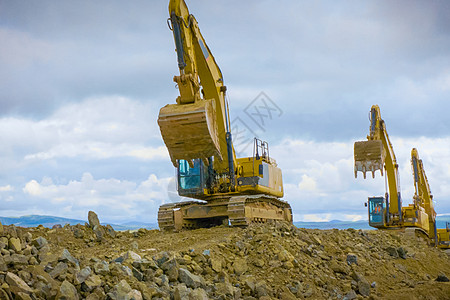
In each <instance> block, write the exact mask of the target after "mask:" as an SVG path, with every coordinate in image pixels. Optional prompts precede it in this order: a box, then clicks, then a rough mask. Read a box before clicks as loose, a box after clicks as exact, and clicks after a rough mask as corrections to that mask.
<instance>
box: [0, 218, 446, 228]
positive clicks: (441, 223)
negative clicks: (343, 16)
mask: <svg viewBox="0 0 450 300" xmlns="http://www.w3.org/2000/svg"><path fill="white" fill-rule="evenodd" d="M0 222H1V223H2V224H3V225H12V224H14V225H16V226H20V227H37V226H39V225H43V226H45V227H48V228H51V227H52V226H53V225H56V224H61V225H62V226H64V225H65V224H69V225H76V224H82V225H84V224H85V223H87V221H86V220H77V219H69V218H63V217H55V216H43V215H27V216H21V217H0ZM446 222H449V223H450V215H443V216H437V217H436V223H437V227H438V228H445V226H446ZM102 224H103V225H106V224H110V225H111V226H112V227H113V228H114V229H115V230H135V229H139V228H145V229H158V224H157V223H145V222H139V221H129V222H126V223H122V224H111V223H102ZM294 225H295V226H296V227H299V228H309V229H333V228H336V229H348V228H354V229H364V230H367V229H374V228H373V227H370V226H369V222H368V221H367V220H359V221H341V220H331V221H328V222H300V221H298V222H294Z"/></svg>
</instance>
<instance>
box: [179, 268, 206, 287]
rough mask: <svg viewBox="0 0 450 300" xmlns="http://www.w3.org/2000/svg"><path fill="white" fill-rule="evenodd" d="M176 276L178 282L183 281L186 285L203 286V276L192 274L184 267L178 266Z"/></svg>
mask: <svg viewBox="0 0 450 300" xmlns="http://www.w3.org/2000/svg"><path fill="white" fill-rule="evenodd" d="M178 278H179V280H180V282H182V283H185V284H186V286H187V287H190V288H193V289H195V288H199V287H201V288H202V287H204V286H205V281H204V280H203V277H201V276H197V275H194V274H192V273H191V272H189V271H188V270H186V269H184V268H180V269H179V270H178Z"/></svg>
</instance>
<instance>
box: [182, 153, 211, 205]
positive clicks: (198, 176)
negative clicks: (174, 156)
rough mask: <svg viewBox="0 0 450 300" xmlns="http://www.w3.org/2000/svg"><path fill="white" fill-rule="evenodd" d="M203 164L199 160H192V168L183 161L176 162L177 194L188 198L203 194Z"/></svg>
mask: <svg viewBox="0 0 450 300" xmlns="http://www.w3.org/2000/svg"><path fill="white" fill-rule="evenodd" d="M204 169H205V167H204V164H203V162H202V160H201V159H194V160H193V167H190V166H189V162H188V161H187V160H184V159H180V160H178V172H177V173H178V174H177V175H178V176H177V177H178V194H179V195H180V196H190V195H198V194H203V189H204V187H205V178H204V177H205V176H204V173H205V172H204Z"/></svg>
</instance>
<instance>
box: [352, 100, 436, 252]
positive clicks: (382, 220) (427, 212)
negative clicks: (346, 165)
mask: <svg viewBox="0 0 450 300" xmlns="http://www.w3.org/2000/svg"><path fill="white" fill-rule="evenodd" d="M354 159H355V177H357V173H358V172H362V173H363V174H364V178H366V172H372V177H375V172H376V171H377V170H380V172H381V175H383V170H385V172H386V185H387V186H388V187H387V190H388V191H386V194H385V196H384V197H369V199H368V203H366V205H367V206H368V213H369V225H370V226H372V227H375V228H379V229H395V228H410V229H412V230H419V231H421V232H423V233H425V234H426V235H427V236H428V237H429V238H431V239H433V240H434V241H435V243H437V231H436V212H435V210H434V206H433V196H432V195H431V192H430V186H429V184H428V180H427V177H426V175H425V171H424V169H423V164H422V160H421V159H419V154H418V151H417V149H415V148H413V149H412V151H411V166H412V169H413V176H414V186H415V193H414V197H413V203H412V204H409V205H408V206H405V207H402V199H401V193H400V186H399V175H398V164H397V160H396V157H395V154H394V149H393V147H392V144H391V142H390V140H389V136H388V133H387V131H386V124H385V122H384V121H383V119H382V118H381V113H380V108H379V107H378V105H373V106H372V108H371V110H370V134H369V135H368V136H367V141H361V142H356V143H355V145H354Z"/></svg>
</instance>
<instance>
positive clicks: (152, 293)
mask: <svg viewBox="0 0 450 300" xmlns="http://www.w3.org/2000/svg"><path fill="white" fill-rule="evenodd" d="M0 251H1V255H0V299H249V300H250V299H261V300H264V299H450V282H448V281H449V280H448V276H450V257H449V256H448V254H447V253H445V252H444V251H442V250H438V249H436V248H433V247H432V246H430V245H428V243H427V242H426V240H425V239H423V238H420V237H415V236H414V235H413V236H411V235H410V234H405V233H401V232H394V231H389V232H387V231H375V230H371V231H361V230H353V229H348V230H313V229H301V228H300V229H299V228H296V227H294V226H292V225H289V224H284V223H277V224H265V225H252V226H250V227H248V228H245V229H242V228H229V227H225V226H220V227H215V228H210V229H198V230H193V231H182V232H177V233H162V232H159V231H157V230H145V229H140V230H138V231H135V232H128V231H127V232H115V231H114V230H113V229H112V228H111V227H109V226H108V227H104V226H102V225H100V223H99V221H98V218H97V216H96V215H95V213H92V212H90V214H89V224H85V225H76V226H69V225H66V226H64V227H60V226H59V227H58V226H56V227H55V228H53V229H48V228H44V227H43V226H39V227H37V228H19V227H15V226H2V225H0Z"/></svg>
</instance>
